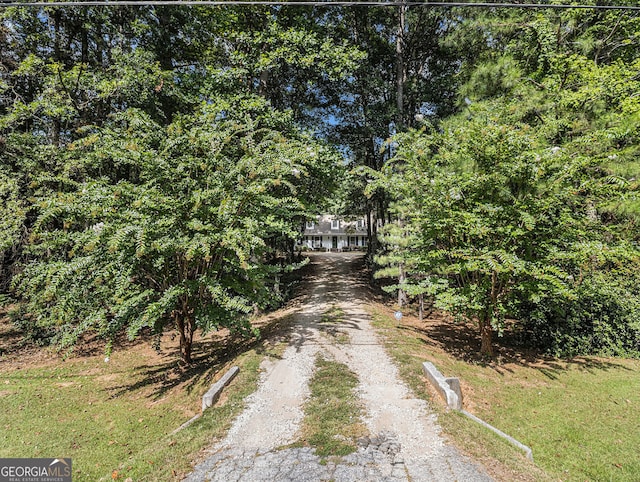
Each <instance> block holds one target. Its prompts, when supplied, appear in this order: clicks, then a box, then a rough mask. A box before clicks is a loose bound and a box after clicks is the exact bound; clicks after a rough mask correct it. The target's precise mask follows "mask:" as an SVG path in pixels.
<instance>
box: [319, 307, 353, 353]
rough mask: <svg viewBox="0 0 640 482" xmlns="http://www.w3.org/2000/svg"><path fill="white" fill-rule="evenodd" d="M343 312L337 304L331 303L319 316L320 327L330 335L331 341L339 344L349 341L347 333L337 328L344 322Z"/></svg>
mask: <svg viewBox="0 0 640 482" xmlns="http://www.w3.org/2000/svg"><path fill="white" fill-rule="evenodd" d="M344 317H345V312H344V310H343V309H342V308H340V307H339V306H338V305H331V306H330V307H329V309H328V310H327V311H325V312H324V313H323V314H322V317H320V327H321V329H322V330H323V331H324V332H325V333H327V334H329V335H331V337H332V338H333V341H334V342H335V343H337V344H339V345H345V344H347V343H349V341H350V340H351V338H350V337H349V335H348V334H347V333H345V332H343V331H340V329H339V328H338V327H339V326H340V325H341V324H342V323H343V322H344Z"/></svg>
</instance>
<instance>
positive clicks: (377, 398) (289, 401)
mask: <svg viewBox="0 0 640 482" xmlns="http://www.w3.org/2000/svg"><path fill="white" fill-rule="evenodd" d="M356 256H357V255H355V254H352V253H325V254H314V255H313V257H312V260H313V262H314V264H316V267H315V270H314V272H315V273H316V275H315V276H314V277H312V279H311V280H310V281H309V283H308V285H307V297H306V300H305V302H304V303H303V304H302V305H301V307H300V309H299V311H298V313H297V314H296V321H295V323H294V325H293V328H292V336H291V343H290V345H289V346H288V348H287V349H286V350H285V352H284V354H283V356H282V358H281V359H277V360H275V361H273V360H267V361H265V362H264V363H263V365H262V369H263V373H262V376H261V380H260V384H259V388H258V390H257V391H256V392H255V393H254V394H253V395H251V396H250V397H249V398H248V399H247V408H246V410H245V411H244V412H243V413H242V414H241V415H240V416H239V417H238V418H237V419H236V421H235V422H234V424H233V427H232V428H231V429H230V431H229V433H228V435H227V437H226V438H225V439H224V440H222V441H221V442H220V443H218V444H216V445H215V446H214V447H213V448H212V449H211V451H210V453H211V455H210V456H209V457H208V458H207V459H206V460H205V461H204V462H202V463H201V464H199V465H198V466H197V467H195V470H194V472H193V473H191V474H190V475H189V476H188V477H187V479H186V480H187V481H190V482H196V481H225V482H229V481H251V482H254V481H292V482H294V481H314V482H316V481H330V480H331V481H336V482H342V481H344V482H353V481H362V482H365V481H366V482H375V481H409V480H410V481H413V482H418V481H454V480H457V481H465V482H467V481H469V482H473V481H490V480H491V478H490V477H489V476H487V475H486V473H485V472H484V470H483V469H482V468H481V467H479V466H477V465H476V464H474V463H473V462H471V461H470V460H469V459H467V458H466V457H464V456H462V455H461V454H459V453H458V452H457V450H455V449H454V448H453V447H451V446H449V445H447V444H445V442H444V441H443V439H442V438H441V436H440V435H439V431H440V429H439V427H438V425H437V422H436V419H435V416H434V415H433V414H432V413H430V410H429V407H428V405H427V403H426V402H425V401H423V400H419V399H416V398H415V397H413V395H412V394H411V392H410V390H409V389H408V388H407V387H406V386H405V385H404V383H403V382H402V381H401V380H400V379H399V377H398V371H397V368H396V367H395V365H394V364H393V363H392V361H391V360H390V358H389V357H388V355H387V354H386V352H385V351H384V349H383V347H382V345H381V343H380V342H379V341H378V339H377V336H376V334H375V332H374V331H373V329H372V327H371V324H370V319H369V316H368V314H367V313H366V311H365V310H364V309H363V308H362V306H363V304H364V303H365V302H366V300H364V299H362V295H361V293H365V292H366V290H362V289H360V288H361V287H362V280H361V279H360V277H359V276H357V274H356V273H354V271H353V270H352V264H353V263H354V261H355V260H356V258H355V257H356ZM332 305H338V306H340V307H341V308H342V309H343V310H344V312H345V320H344V323H343V324H341V325H340V326H339V327H337V330H338V331H339V332H341V333H344V334H347V335H348V336H349V340H350V342H349V343H334V342H333V340H334V338H333V336H330V335H328V334H327V333H326V328H327V327H326V325H325V326H322V325H321V324H320V319H321V317H322V314H323V313H325V312H326V311H327V310H328V309H329V307H331V306H332ZM335 330H336V329H335V328H334V329H333V331H334V333H333V335H334V336H335ZM318 353H323V354H325V355H328V356H330V357H331V358H335V359H336V360H337V361H339V362H342V363H345V364H346V365H348V366H349V367H350V369H351V370H352V371H353V372H355V373H356V374H357V375H358V377H359V380H360V384H359V386H358V394H359V395H360V397H361V399H362V402H363V405H364V407H365V411H366V416H365V418H364V422H365V424H366V425H367V427H368V429H369V432H370V434H371V435H370V436H368V437H363V438H362V439H360V440H359V441H358V445H359V448H358V450H357V451H356V452H355V453H353V454H351V455H348V456H346V457H330V458H328V459H327V458H324V459H322V458H320V457H319V456H317V455H316V454H315V452H314V450H313V449H311V448H289V449H279V447H283V446H285V445H288V444H290V443H292V442H294V441H295V440H296V433H297V430H298V429H299V427H300V423H301V421H302V418H303V412H302V407H303V404H304V401H305V399H306V397H307V396H308V394H309V389H308V382H309V379H310V377H311V375H312V373H313V369H314V364H315V359H316V356H317V354H318Z"/></svg>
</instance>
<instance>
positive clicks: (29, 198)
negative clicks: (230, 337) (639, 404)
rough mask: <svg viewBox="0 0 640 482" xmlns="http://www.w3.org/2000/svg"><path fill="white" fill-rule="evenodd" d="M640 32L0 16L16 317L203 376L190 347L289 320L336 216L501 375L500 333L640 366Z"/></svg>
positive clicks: (332, 17) (28, 326) (543, 26)
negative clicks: (282, 299)
mask: <svg viewBox="0 0 640 482" xmlns="http://www.w3.org/2000/svg"><path fill="white" fill-rule="evenodd" d="M639 32H640V19H639V18H638V15H636V14H635V13H633V12H620V11H615V10H611V11H603V10H588V9H576V10H571V9H568V10H535V11H534V10H524V9H523V10H518V9H500V8H491V9H472V8H450V9H437V8H413V7H406V6H404V7H402V6H398V7H395V8H388V7H364V6H352V7H344V6H331V7H311V6H302V5H297V6H288V7H285V6H271V7H268V6H260V7H251V8H248V7H238V6H225V7H222V6H220V7H185V6H173V7H169V6H162V5H156V6H127V7H124V6H118V7H99V6H87V7H83V8H59V7H32V8H5V7H2V10H1V11H0V198H2V201H3V202H2V205H1V206H0V290H1V291H2V296H3V298H2V299H4V297H6V293H8V292H9V291H11V295H12V296H13V297H15V298H16V299H17V301H18V302H19V303H18V305H19V306H20V309H21V312H20V313H19V314H18V316H17V322H18V323H19V324H20V326H21V327H22V328H23V329H25V330H26V331H27V332H30V333H32V334H33V335H34V336H38V337H40V338H45V339H51V340H54V341H56V342H58V343H59V344H60V345H62V346H65V347H66V346H72V345H73V344H74V343H76V342H77V340H78V339H79V338H80V336H81V335H82V334H83V333H85V332H87V331H91V332H97V333H99V334H101V335H103V336H105V337H106V338H108V339H111V340H113V339H115V337H116V336H117V335H118V334H121V333H127V334H128V335H129V336H130V337H134V336H136V335H137V334H138V333H139V332H140V331H141V330H142V329H143V328H145V327H146V328H148V329H149V330H151V331H152V332H154V333H156V334H158V333H160V332H161V331H162V330H163V329H165V327H166V326H169V325H171V326H175V327H176V328H177V330H178V333H179V335H180V338H181V352H182V356H183V358H184V359H185V360H187V361H188V360H189V359H190V357H191V355H190V349H191V348H190V347H191V341H192V339H193V335H194V333H195V331H196V330H197V329H201V330H203V331H207V330H210V329H215V328H217V327H222V326H228V327H231V328H233V329H237V330H240V331H246V330H247V329H248V325H247V324H246V316H245V315H246V314H247V313H248V312H250V311H252V310H254V309H256V308H259V307H262V306H266V305H268V304H269V303H274V302H277V300H278V299H279V296H280V295H279V279H280V276H281V273H282V271H283V270H288V269H291V267H292V263H293V256H292V254H293V243H294V240H295V238H296V237H297V236H298V235H299V231H300V228H301V226H303V223H304V220H305V219H306V218H307V217H309V216H311V215H313V214H315V213H318V212H320V211H321V210H323V209H331V210H332V211H335V212H338V213H343V214H348V215H364V216H365V217H366V218H367V220H368V222H367V228H368V233H369V236H370V240H369V243H368V249H369V254H370V255H377V258H375V259H376V260H377V263H378V264H377V267H378V268H380V269H379V270H378V275H377V276H379V277H392V278H395V279H396V280H397V281H395V282H393V283H392V285H391V286H389V290H390V291H396V292H397V294H398V302H399V304H400V305H404V304H405V303H407V302H408V301H410V300H411V299H412V298H417V299H418V300H419V303H420V306H421V307H422V306H423V304H424V303H425V301H428V300H431V301H433V302H434V303H435V304H436V305H437V306H438V307H441V308H443V309H446V310H449V311H451V312H452V313H454V314H456V315H457V316H458V317H462V318H466V319H470V320H473V321H476V322H477V323H478V326H479V328H480V333H481V338H482V351H483V352H485V353H487V354H490V353H491V352H492V349H493V342H494V334H495V333H498V334H500V333H501V332H502V330H503V329H504V328H505V327H506V326H515V329H516V331H518V333H519V337H520V339H521V340H522V341H523V343H526V344H528V345H531V344H535V345H539V346H542V347H544V348H545V349H548V350H550V351H552V352H554V353H556V354H570V355H571V354H577V353H593V352H599V353H607V354H636V353H638V351H640V348H639V346H638V343H639V337H640V335H639V333H640V326H639V325H640V321H639V319H638V316H639V313H638V301H637V300H638V289H637V286H638V283H637V281H638V274H637V273H636V271H637V270H635V269H633V267H634V266H635V265H636V264H637V261H638V250H637V244H636V243H637V241H638V235H637V222H638V215H639V209H640V201H639V200H638V195H637V194H638V181H637V179H638V174H640V165H639V164H638V161H637V158H638V156H637V154H638V146H639V142H638V141H639V139H638V137H639V134H640V132H639V131H638V129H639V127H638V126H640V98H639V97H638V96H637V93H638V91H639V89H640V80H639V79H638V69H639V68H640V57H639V56H638V42H639V41H640V33H639ZM329 145H334V146H335V149H331V148H330V147H329ZM337 153H340V154H341V156H339V155H338V154H337ZM336 188H337V189H338V190H337V192H336V191H335V189H336ZM330 193H335V194H330ZM278 256H283V257H284V258H285V262H284V263H283V262H282V260H279V259H278ZM369 259H370V260H373V259H374V256H370V258H369Z"/></svg>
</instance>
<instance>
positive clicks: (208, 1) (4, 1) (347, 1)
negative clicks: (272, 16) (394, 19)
mask: <svg viewBox="0 0 640 482" xmlns="http://www.w3.org/2000/svg"><path fill="white" fill-rule="evenodd" d="M159 5H173V6H176V5H182V6H191V7H193V6H210V7H225V6H280V7H425V8H452V7H471V8H521V9H555V10H569V9H583V10H630V11H640V5H584V4H579V5H570V4H561V3H508V2H495V3H494V2H429V1H423V2H418V1H412V0H409V1H404V2H403V1H400V0H389V1H375V0H363V1H354V0H336V1H305V0H302V1H291V2H287V1H279V0H257V1H251V0H226V1H225V0H140V1H135V0H114V1H109V0H88V1H67V0H52V1H50V2H43V1H34V2H25V1H14V0H0V8H2V7H31V8H35V7H38V8H40V7H99V6H102V7H120V6H122V7H126V6H139V7H144V6H159Z"/></svg>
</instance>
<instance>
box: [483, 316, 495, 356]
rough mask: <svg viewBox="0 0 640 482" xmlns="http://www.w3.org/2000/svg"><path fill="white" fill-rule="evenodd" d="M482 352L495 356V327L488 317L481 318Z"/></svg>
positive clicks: (485, 354)
mask: <svg viewBox="0 0 640 482" xmlns="http://www.w3.org/2000/svg"><path fill="white" fill-rule="evenodd" d="M480 340H481V344H480V353H481V354H482V355H484V356H487V357H490V358H493V327H492V326H491V322H490V321H489V320H487V319H484V320H480Z"/></svg>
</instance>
